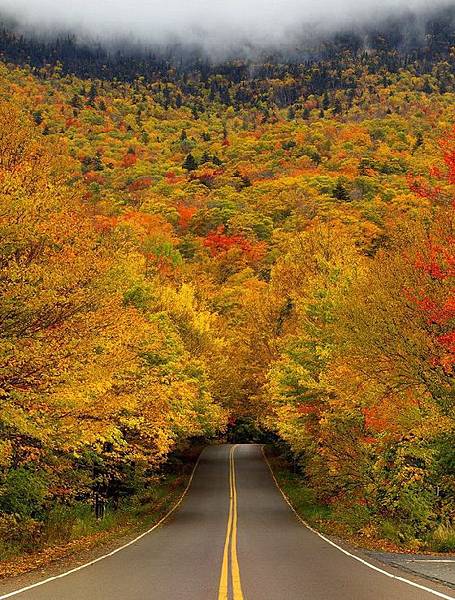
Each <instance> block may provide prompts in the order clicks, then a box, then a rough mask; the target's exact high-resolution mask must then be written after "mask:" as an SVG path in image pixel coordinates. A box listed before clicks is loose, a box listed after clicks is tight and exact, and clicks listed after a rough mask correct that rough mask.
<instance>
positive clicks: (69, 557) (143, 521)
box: [0, 448, 201, 579]
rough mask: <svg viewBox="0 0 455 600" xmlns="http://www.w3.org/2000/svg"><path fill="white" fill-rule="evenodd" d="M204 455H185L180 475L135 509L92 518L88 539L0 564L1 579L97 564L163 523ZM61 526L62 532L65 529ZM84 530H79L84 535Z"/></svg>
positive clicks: (49, 545) (57, 542)
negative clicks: (101, 557)
mask: <svg viewBox="0 0 455 600" xmlns="http://www.w3.org/2000/svg"><path fill="white" fill-rule="evenodd" d="M200 451H201V448H195V449H193V450H192V451H191V452H188V453H186V454H185V457H184V461H183V462H182V464H181V466H180V468H179V473H174V472H169V473H166V474H165V475H163V476H162V478H161V479H160V481H159V482H158V484H157V485H156V486H154V488H153V494H150V497H148V498H147V497H145V498H144V500H143V502H140V503H139V504H136V505H131V506H128V505H125V506H124V508H123V509H119V510H116V511H109V510H107V512H106V515H105V517H104V519H103V520H101V521H96V520H95V518H94V517H93V518H91V522H90V523H85V525H86V527H85V529H86V530H87V531H88V533H87V534H86V535H81V534H79V535H78V534H77V533H74V534H73V535H72V536H71V538H72V539H66V540H65V541H62V539H59V537H58V535H56V536H55V539H52V538H51V539H47V540H46V542H45V543H42V544H40V543H38V544H37V547H36V549H34V550H32V551H29V552H21V553H18V554H14V555H12V556H10V557H8V558H6V559H5V560H0V579H6V578H12V577H16V576H19V575H21V576H22V575H24V576H25V577H26V576H27V574H28V573H30V574H31V575H32V576H33V578H34V579H36V573H37V572H38V573H41V574H42V576H43V577H48V576H51V575H52V574H54V570H55V572H59V571H61V568H62V565H64V567H65V569H67V570H69V569H72V568H76V567H77V566H79V565H80V564H84V563H87V562H90V561H92V560H96V558H98V557H99V556H100V555H104V554H107V553H109V552H111V551H113V550H115V549H116V548H118V547H119V546H122V545H124V544H127V543H128V542H129V541H131V540H132V539H134V538H135V537H137V536H138V535H140V534H141V533H144V532H145V531H147V530H148V529H150V528H151V527H153V526H154V525H155V524H156V523H158V522H159V521H160V519H162V518H163V517H164V516H165V515H166V514H167V513H168V512H169V511H170V510H171V509H172V507H173V506H174V505H175V504H176V503H177V502H178V500H179V499H180V497H181V496H182V494H183V492H184V490H185V488H186V486H187V485H188V481H189V478H190V476H191V473H192V471H193V467H194V464H195V462H196V460H197V457H198V455H199V453H200ZM64 525H65V524H62V528H63V529H64ZM83 529H84V528H81V529H80V530H81V531H83Z"/></svg>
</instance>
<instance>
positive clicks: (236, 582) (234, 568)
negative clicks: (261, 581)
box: [218, 446, 244, 600]
mask: <svg viewBox="0 0 455 600" xmlns="http://www.w3.org/2000/svg"><path fill="white" fill-rule="evenodd" d="M236 447H237V446H232V448H231V450H230V452H229V491H230V493H229V498H230V502H229V518H228V525H227V530H226V540H225V542H224V552H223V564H222V565H221V577H220V586H219V588H218V600H228V589H229V587H228V579H229V577H228V575H229V548H230V549H231V581H232V593H233V596H234V600H244V597H243V592H242V585H241V582H240V570H239V562H238V559H237V487H236V484H235V462H234V452H235V449H236Z"/></svg>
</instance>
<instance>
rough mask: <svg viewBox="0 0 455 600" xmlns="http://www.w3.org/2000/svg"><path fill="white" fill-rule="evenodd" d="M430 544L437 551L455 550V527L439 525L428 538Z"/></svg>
mask: <svg viewBox="0 0 455 600" xmlns="http://www.w3.org/2000/svg"><path fill="white" fill-rule="evenodd" d="M428 545H429V547H430V548H431V549H432V550H434V551H435V552H455V527H448V526H445V525H439V527H437V528H436V529H435V530H434V531H433V532H432V534H431V536H430V537H429V538H428Z"/></svg>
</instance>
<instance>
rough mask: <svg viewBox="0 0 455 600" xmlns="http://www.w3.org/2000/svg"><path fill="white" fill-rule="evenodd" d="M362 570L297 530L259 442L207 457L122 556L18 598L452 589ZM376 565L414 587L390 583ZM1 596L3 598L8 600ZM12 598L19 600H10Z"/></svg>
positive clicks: (200, 598) (232, 598) (219, 449)
mask: <svg viewBox="0 0 455 600" xmlns="http://www.w3.org/2000/svg"><path fill="white" fill-rule="evenodd" d="M368 561H369V562H370V563H371V566H368V565H366V564H363V563H361V562H359V561H357V560H355V559H354V558H352V557H351V556H348V555H346V554H344V553H343V552H342V550H340V549H338V548H336V547H334V546H332V545H331V544H330V543H328V542H327V541H325V540H324V539H322V538H320V537H319V536H318V535H316V534H315V533H313V532H311V531H310V530H308V529H306V528H305V527H304V526H303V525H302V524H300V523H299V522H298V521H297V519H296V517H295V515H294V514H293V513H292V512H291V510H290V509H289V507H288V506H287V504H286V503H285V501H284V500H283V498H282V496H281V494H280V492H279V491H278V490H277V488H276V486H275V484H274V482H273V479H272V477H271V474H270V471H269V469H268V467H267V464H266V463H265V461H264V458H263V456H262V452H261V449H260V447H259V446H255V445H238V446H236V447H234V446H230V445H224V446H212V447H209V448H206V449H205V450H204V452H203V454H202V457H201V460H200V463H199V466H198V468H197V470H196V473H195V476H194V479H193V482H192V485H191V488H190V490H189V492H188V494H187V496H186V497H185V499H184V501H183V503H182V505H181V507H180V508H179V510H178V511H177V512H176V513H174V514H173V516H172V517H171V518H170V519H169V520H168V521H167V522H166V523H165V524H163V525H162V526H161V527H159V528H158V529H156V530H155V531H153V532H151V533H150V534H148V535H146V536H145V537H143V538H141V539H140V540H139V541H137V542H136V543H134V544H132V545H130V546H128V547H127V548H125V549H123V550H121V551H120V552H118V553H117V554H115V555H113V556H110V557H108V558H106V559H103V560H101V561H99V562H96V563H95V564H92V565H90V566H88V567H86V568H83V569H81V570H79V571H77V572H74V573H71V574H68V575H66V576H64V577H60V578H57V579H53V580H52V581H49V582H48V583H45V584H44V585H40V586H38V587H35V588H33V589H29V590H25V591H22V592H19V593H18V594H16V595H15V596H14V597H15V598H18V599H19V600H434V599H435V598H437V597H440V598H441V597H442V598H455V592H454V591H453V590H450V589H444V588H443V587H442V586H439V585H437V584H434V583H432V582H429V581H428V580H425V579H418V578H416V577H413V576H412V575H409V574H408V573H405V572H400V571H399V570H396V569H393V568H392V567H388V566H387V567H385V566H384V565H382V564H381V563H377V562H373V560H372V559H370V558H368ZM372 566H373V567H374V566H376V567H378V568H380V569H382V570H386V571H387V572H388V573H390V574H394V575H395V576H398V577H403V578H406V579H408V580H409V581H410V582H413V583H414V584H416V585H417V586H423V587H427V588H432V589H433V590H434V592H431V591H426V590H424V589H421V588H420V587H415V586H412V585H411V584H410V583H406V582H404V581H400V580H397V579H393V578H391V577H388V576H387V575H386V574H383V573H381V572H378V571H376V570H374V568H372ZM6 597H7V596H4V595H3V596H2V595H1V592H0V600H1V599H2V598H6ZM9 597H13V596H9Z"/></svg>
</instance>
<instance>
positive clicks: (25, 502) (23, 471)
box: [0, 467, 47, 519]
mask: <svg viewBox="0 0 455 600" xmlns="http://www.w3.org/2000/svg"><path fill="white" fill-rule="evenodd" d="M46 496H47V486H46V480H45V478H44V475H43V474H40V473H36V472H34V471H33V470H30V469H27V468H25V467H19V468H17V469H11V470H9V471H8V473H7V474H6V476H5V477H4V479H3V481H2V484H1V486H0V512H3V513H7V514H10V515H15V516H17V517H18V518H21V519H22V518H26V519H27V518H28V519H37V518H40V517H42V516H43V511H44V507H45V502H46Z"/></svg>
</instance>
